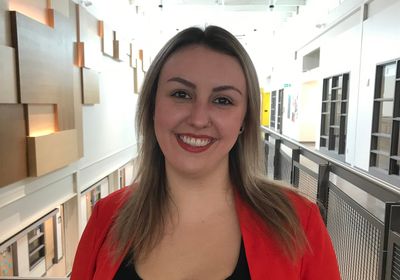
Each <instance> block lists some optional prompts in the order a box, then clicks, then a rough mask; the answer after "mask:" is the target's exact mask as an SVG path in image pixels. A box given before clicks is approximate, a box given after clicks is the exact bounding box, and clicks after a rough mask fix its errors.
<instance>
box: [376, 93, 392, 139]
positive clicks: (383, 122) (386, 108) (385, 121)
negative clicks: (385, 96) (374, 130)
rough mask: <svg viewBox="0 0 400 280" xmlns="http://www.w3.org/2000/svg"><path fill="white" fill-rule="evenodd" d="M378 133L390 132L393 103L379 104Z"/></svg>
mask: <svg viewBox="0 0 400 280" xmlns="http://www.w3.org/2000/svg"><path fill="white" fill-rule="evenodd" d="M379 107H380V109H379V112H380V114H379V125H378V132H380V133H387V134H390V133H391V132H392V116H393V115H392V114H393V102H392V101H385V102H380V106H379Z"/></svg>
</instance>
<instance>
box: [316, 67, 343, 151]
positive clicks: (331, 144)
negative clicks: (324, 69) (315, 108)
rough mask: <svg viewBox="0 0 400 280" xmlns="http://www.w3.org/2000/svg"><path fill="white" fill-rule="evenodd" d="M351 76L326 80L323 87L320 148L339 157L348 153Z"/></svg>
mask: <svg viewBox="0 0 400 280" xmlns="http://www.w3.org/2000/svg"><path fill="white" fill-rule="evenodd" d="M348 84H349V74H342V75H338V76H333V77H330V78H326V79H324V81H323V87H322V112H321V130H320V148H321V149H322V150H324V149H327V150H328V151H332V152H334V153H335V154H338V155H344V154H345V152H346V126H347V109H348V105H347V104H348Z"/></svg>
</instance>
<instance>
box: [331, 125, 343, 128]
mask: <svg viewBox="0 0 400 280" xmlns="http://www.w3.org/2000/svg"><path fill="white" fill-rule="evenodd" d="M329 127H330V128H340V126H339V125H330V126H329Z"/></svg>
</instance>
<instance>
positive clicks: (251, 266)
mask: <svg viewBox="0 0 400 280" xmlns="http://www.w3.org/2000/svg"><path fill="white" fill-rule="evenodd" d="M259 110H260V91H259V85H258V80H257V75H256V72H255V69H254V66H253V64H252V62H251V60H250V58H249V56H248V54H247V53H246V51H245V50H244V48H243V47H242V46H241V44H240V43H239V42H238V40H237V39H236V38H235V37H234V36H233V35H231V34H230V33H228V32H227V31H226V30H224V29H222V28H219V27H215V26H209V27H207V28H206V29H205V30H201V29H199V28H189V29H186V30H184V31H182V32H180V33H179V34H177V35H176V36H175V37H174V38H172V39H171V40H170V41H169V42H168V43H167V44H166V45H165V46H164V48H163V49H162V50H161V51H160V53H159V54H158V56H157V57H156V58H155V60H154V62H153V64H152V65H151V66H150V68H149V71H148V73H147V76H146V79H145V81H144V84H143V88H142V92H141V95H140V99H139V103H138V110H137V119H136V121H137V128H138V132H139V135H140V137H141V138H140V139H141V141H142V143H141V147H140V167H139V172H138V176H137V178H136V180H135V183H134V184H133V185H132V186H131V188H128V189H124V190H121V191H118V192H115V193H113V194H111V195H110V196H108V197H107V198H105V199H102V200H100V201H99V202H98V203H97V204H96V206H95V209H94V211H93V214H92V216H91V218H90V221H89V223H88V225H87V227H86V229H85V231H84V234H83V236H82V238H81V241H80V243H79V247H78V251H77V254H76V258H75V262H74V267H73V271H72V279H241V280H246V279H263V280H265V279H311V280H313V279H332V280H333V279H340V276H339V272H338V267H337V262H336V258H335V254H334V251H333V248H332V245H331V242H330V239H329V236H328V234H327V231H326V229H325V227H324V224H323V222H322V219H321V216H320V214H319V211H318V208H317V207H316V205H315V204H312V203H310V202H308V201H307V200H306V199H304V198H302V197H300V196H299V195H298V194H296V193H294V192H293V191H290V190H288V189H285V188H284V187H283V186H281V185H280V184H279V183H278V182H275V181H270V180H268V179H266V178H265V177H264V170H263V166H264V163H263V160H264V159H263V156H264V154H263V152H262V149H261V147H262V143H261V135H260V128H259V127H260V120H259V116H260V115H259ZM83 264H85V265H83Z"/></svg>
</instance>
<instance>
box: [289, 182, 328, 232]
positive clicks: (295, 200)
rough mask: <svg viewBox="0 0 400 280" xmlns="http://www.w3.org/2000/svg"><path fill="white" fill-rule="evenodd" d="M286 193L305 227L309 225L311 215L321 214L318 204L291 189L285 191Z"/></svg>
mask: <svg viewBox="0 0 400 280" xmlns="http://www.w3.org/2000/svg"><path fill="white" fill-rule="evenodd" d="M284 192H285V194H286V196H287V197H288V199H289V200H290V202H291V203H292V205H293V207H294V208H295V210H296V213H297V215H298V217H299V219H300V221H301V223H302V224H303V226H304V225H305V224H306V223H307V221H308V219H309V218H310V215H313V214H314V215H315V213H317V214H320V212H319V208H318V206H317V204H316V203H315V202H313V201H311V200H310V199H308V198H307V197H305V196H304V195H303V194H301V193H299V192H297V191H296V190H293V189H290V188H288V189H285V190H284Z"/></svg>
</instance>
